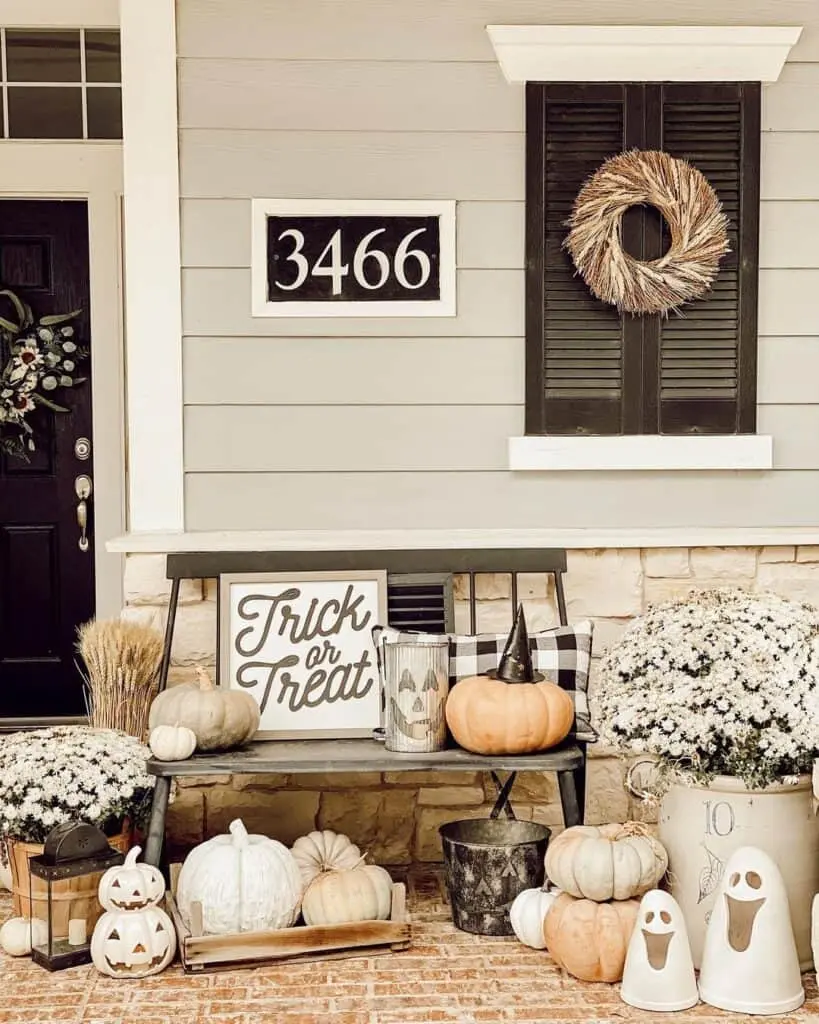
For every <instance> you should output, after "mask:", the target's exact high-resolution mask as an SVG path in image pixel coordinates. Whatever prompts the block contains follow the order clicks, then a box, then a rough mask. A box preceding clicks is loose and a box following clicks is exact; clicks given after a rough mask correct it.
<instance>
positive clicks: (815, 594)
mask: <svg viewBox="0 0 819 1024" xmlns="http://www.w3.org/2000/svg"><path fill="white" fill-rule="evenodd" d="M756 586H757V590H761V591H765V590H770V591H773V593H775V594H779V595H780V597H785V598H789V599H790V600H792V601H805V602H807V603H808V604H812V605H816V606H817V607H819V562H774V563H771V564H766V565H760V567H759V572H758V574H757V578H756Z"/></svg>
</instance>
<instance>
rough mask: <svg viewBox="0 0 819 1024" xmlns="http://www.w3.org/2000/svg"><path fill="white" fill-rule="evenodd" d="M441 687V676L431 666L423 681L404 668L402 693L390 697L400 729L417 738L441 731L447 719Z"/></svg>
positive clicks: (399, 691) (396, 724)
mask: <svg viewBox="0 0 819 1024" xmlns="http://www.w3.org/2000/svg"><path fill="white" fill-rule="evenodd" d="M440 691H441V686H440V683H439V680H438V677H437V676H436V675H435V673H434V672H433V671H432V670H431V669H430V670H429V671H428V672H427V674H426V675H425V676H424V678H423V680H421V681H420V682H419V681H418V680H416V678H415V676H413V674H412V673H411V672H410V671H409V669H404V671H403V672H402V673H401V678H400V679H399V681H398V696H397V698H396V697H391V698H390V710H391V712H392V720H393V722H394V723H395V727H396V729H398V731H399V732H401V733H403V735H404V736H407V737H408V738H409V739H414V740H425V739H427V737H429V736H430V734H432V735H437V733H438V732H439V730H440V729H441V727H442V726H443V722H444V702H443V700H442V699H441V692H440ZM430 709H431V711H432V713H431V714H430Z"/></svg>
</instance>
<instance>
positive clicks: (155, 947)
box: [91, 907, 176, 978]
mask: <svg viewBox="0 0 819 1024" xmlns="http://www.w3.org/2000/svg"><path fill="white" fill-rule="evenodd" d="M175 952H176V933H175V932H174V927H173V923H172V921H171V919H170V918H169V917H168V915H167V914H166V913H165V911H164V910H160V909H159V907H146V908H145V910H140V911H122V912H119V911H108V912H107V913H105V914H103V915H102V917H101V918H100V919H99V921H98V922H97V925H96V927H95V928H94V935H93V938H92V940H91V959H92V960H93V961H94V966H95V967H96V968H97V970H98V971H100V972H101V973H102V974H107V975H109V977H112V978H145V977H147V976H148V975H150V974H158V973H159V972H160V971H162V970H164V969H165V968H166V967H167V966H168V964H169V963H170V962H171V960H173V957H174V953H175Z"/></svg>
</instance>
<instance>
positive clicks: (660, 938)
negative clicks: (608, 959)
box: [638, 890, 680, 971]
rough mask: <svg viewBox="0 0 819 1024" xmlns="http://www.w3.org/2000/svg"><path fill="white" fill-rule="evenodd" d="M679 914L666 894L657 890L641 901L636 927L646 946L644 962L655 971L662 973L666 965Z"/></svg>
mask: <svg viewBox="0 0 819 1024" xmlns="http://www.w3.org/2000/svg"><path fill="white" fill-rule="evenodd" d="M679 913H680V911H679V908H678V907H677V906H676V904H675V903H674V900H673V899H671V897H670V896H668V894H667V893H664V892H661V891H659V890H657V891H655V892H652V893H650V894H647V895H646V896H645V897H644V899H643V902H642V905H641V907H640V917H639V921H638V927H639V928H640V930H641V932H642V935H643V941H644V942H645V946H646V960H647V961H648V965H649V967H651V968H652V969H653V970H655V971H664V970H665V968H666V965H667V964H668V950H669V947H670V946H671V940H672V939H673V938H674V936H675V935H676V934H677V932H678V931H679V927H680V925H679V922H678V920H677V917H678V915H679Z"/></svg>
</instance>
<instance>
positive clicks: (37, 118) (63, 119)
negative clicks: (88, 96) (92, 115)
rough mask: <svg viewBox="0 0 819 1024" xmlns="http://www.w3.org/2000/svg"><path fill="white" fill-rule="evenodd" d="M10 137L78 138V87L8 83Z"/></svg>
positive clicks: (80, 95)
mask: <svg viewBox="0 0 819 1024" xmlns="http://www.w3.org/2000/svg"><path fill="white" fill-rule="evenodd" d="M8 96H9V138H11V139H81V138H82V89H80V88H79V86H74V87H71V86H66V88H64V89H61V88H60V87H59V86H57V87H54V86H52V87H49V86H44V87H43V88H38V86H36V85H34V86H17V87H15V86H9V90H8Z"/></svg>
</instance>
